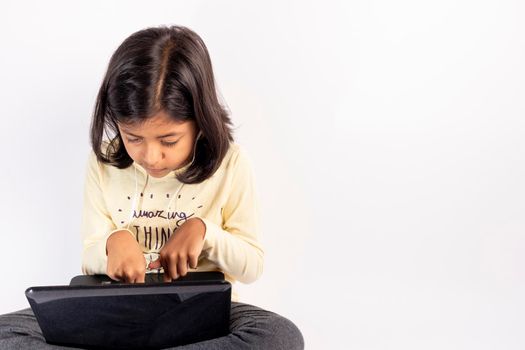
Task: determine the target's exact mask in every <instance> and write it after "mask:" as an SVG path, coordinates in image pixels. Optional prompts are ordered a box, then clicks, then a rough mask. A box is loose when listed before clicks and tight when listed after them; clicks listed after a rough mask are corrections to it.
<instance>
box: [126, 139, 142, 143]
mask: <svg viewBox="0 0 525 350" xmlns="http://www.w3.org/2000/svg"><path fill="white" fill-rule="evenodd" d="M128 142H130V143H139V142H140V139H130V138H128Z"/></svg>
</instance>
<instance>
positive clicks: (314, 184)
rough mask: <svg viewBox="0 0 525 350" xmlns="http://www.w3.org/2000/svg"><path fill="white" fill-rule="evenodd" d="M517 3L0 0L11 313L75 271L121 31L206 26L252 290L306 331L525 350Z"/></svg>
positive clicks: (6, 282) (331, 343) (327, 338)
mask: <svg viewBox="0 0 525 350" xmlns="http://www.w3.org/2000/svg"><path fill="white" fill-rule="evenodd" d="M524 18H525V5H524V3H523V2H522V1H518V0H516V1H510V0H492V1H484V0H477V1H474V0H472V1H466V0H460V1H458V0H444V1H416V0H413V1H409V0H400V1H388V0H378V1H340V2H335V1H315V2H307V1H258V2H255V3H254V2H247V1H150V2H145V1H92V0H90V1H84V2H72V1H64V2H61V3H59V2H57V1H33V2H27V1H5V0H4V1H2V2H1V3H0V50H1V54H0V82H1V84H0V103H1V104H0V125H1V126H0V127H1V132H0V151H1V154H2V162H1V168H0V169H1V172H0V184H1V188H0V190H1V198H0V213H1V214H0V215H1V216H0V218H1V222H0V244H1V245H0V249H1V254H0V266H1V270H0V271H1V273H2V276H1V279H2V282H1V286H2V288H1V293H0V313H6V312H10V311H14V310H17V309H20V308H24V307H27V306H28V304H27V301H26V299H25V297H24V290H25V289H26V288H27V287H29V286H34V285H53V284H67V283H68V282H69V279H70V278H71V277H73V276H74V275H77V274H80V273H81V271H80V252H81V245H80V237H79V227H80V215H81V202H82V187H83V179H84V169H85V168H84V167H85V164H86V156H87V154H88V151H89V144H88V129H89V123H90V117H91V113H92V111H93V107H94V102H95V97H96V93H97V91H98V88H99V84H100V82H101V80H102V78H103V74H104V72H105V69H106V67H107V63H108V61H109V58H110V56H111V54H112V53H113V51H114V50H115V49H116V47H117V46H118V45H119V44H120V43H121V42H122V41H123V40H124V39H125V38H126V37H127V36H129V35H130V34H131V33H133V32H135V31H137V30H139V29H142V28H145V27H148V26H155V25H159V24H182V25H186V26H189V27H190V28H192V29H193V30H195V31H196V32H197V33H198V34H199V35H201V37H202V38H203V39H204V41H205V42H206V44H207V46H208V49H209V51H210V55H211V58H212V62H213V64H214V70H215V74H216V80H217V83H218V87H219V89H220V91H221V94H222V96H223V97H224V100H225V101H226V102H227V104H228V107H229V109H230V110H231V113H232V118H233V121H234V123H235V125H236V126H237V129H236V139H237V142H238V143H240V144H241V145H243V146H244V147H245V148H246V149H247V151H248V153H249V154H250V155H251V158H252V161H253V164H254V168H255V173H256V180H257V184H258V190H259V196H260V202H261V209H262V210H261V214H262V223H263V228H264V230H263V235H262V237H261V240H262V242H263V244H264V246H265V248H266V265H265V272H264V275H263V277H262V278H261V279H260V280H258V281H257V282H255V283H254V284H251V285H247V286H242V288H241V295H242V296H244V299H243V300H244V301H246V302H250V303H254V304H256V305H259V306H261V307H264V308H268V309H270V310H273V311H275V312H278V313H280V314H282V315H284V316H286V317H288V318H290V319H291V320H293V321H294V322H295V323H296V324H297V325H298V326H299V328H300V329H301V330H302V332H303V334H304V337H305V340H306V344H307V349H447V350H448V349H498V350H500V349H507V350H508V349H523V348H525V333H524V332H523V330H524V326H525V316H524V314H525V301H524V300H525V298H524V295H525V272H524V271H525V270H524V263H525V257H524V245H525V236H524V232H525V231H524V229H525V216H524V209H525V185H524V179H525V165H524V156H525V138H524V132H525V118H524V112H525V103H524V101H525V99H524V93H525V68H524V66H525V65H524V62H525V35H524V34H525V25H524V23H525V21H524V20H523V19H524Z"/></svg>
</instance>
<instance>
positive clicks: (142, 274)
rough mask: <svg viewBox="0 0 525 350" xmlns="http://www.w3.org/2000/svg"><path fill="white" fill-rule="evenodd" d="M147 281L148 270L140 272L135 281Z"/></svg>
mask: <svg viewBox="0 0 525 350" xmlns="http://www.w3.org/2000/svg"><path fill="white" fill-rule="evenodd" d="M145 282H146V271H144V272H142V271H141V272H140V273H139V274H138V276H137V278H136V279H135V283H145Z"/></svg>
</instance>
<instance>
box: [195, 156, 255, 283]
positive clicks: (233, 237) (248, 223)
mask: <svg viewBox="0 0 525 350" xmlns="http://www.w3.org/2000/svg"><path fill="white" fill-rule="evenodd" d="M232 168H233V169H232V170H233V172H234V173H233V176H232V183H231V191H230V194H229V196H228V199H227V201H226V203H225V205H224V207H223V212H222V218H223V224H222V227H220V226H219V225H217V224H216V223H214V222H212V221H210V220H208V219H206V218H201V219H202V220H203V221H204V223H205V224H206V234H205V238H204V246H203V251H204V252H205V253H206V256H207V258H208V259H209V260H210V261H212V262H213V263H215V264H216V265H217V266H218V267H219V268H220V269H221V270H223V271H224V272H225V273H227V274H229V275H231V276H233V277H234V278H235V279H237V280H239V281H240V282H243V283H251V282H253V281H255V280H257V279H258V278H259V277H260V275H261V274H262V271H263V261H264V251H263V249H262V247H261V245H260V243H259V241H258V231H259V225H258V208H257V198H256V191H255V186H254V179H253V174H252V169H251V164H250V162H249V160H248V158H247V157H246V155H245V154H244V152H243V151H240V152H238V153H237V156H236V158H235V159H234V160H233V162H232Z"/></svg>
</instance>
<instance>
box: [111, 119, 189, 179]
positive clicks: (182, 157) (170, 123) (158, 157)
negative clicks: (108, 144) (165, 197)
mask: <svg viewBox="0 0 525 350" xmlns="http://www.w3.org/2000/svg"><path fill="white" fill-rule="evenodd" d="M118 128H119V131H120V135H122V140H123V141H124V147H125V148H126V151H127V152H128V154H129V156H130V157H131V159H133V161H135V162H136V163H138V164H140V165H141V166H142V167H143V168H144V169H146V171H147V172H148V174H149V175H150V176H153V177H163V176H166V175H167V174H168V173H169V172H170V171H173V170H176V169H178V168H181V167H183V166H185V165H186V164H188V163H189V162H190V161H191V159H192V156H193V146H194V144H195V138H196V137H197V133H198V130H197V126H196V124H195V121H193V120H191V121H185V122H178V121H174V120H173V119H171V118H170V117H169V116H168V115H167V114H166V113H165V112H164V111H161V112H159V113H157V114H156V115H154V116H153V117H150V118H148V119H147V120H146V121H145V122H144V123H141V124H139V123H137V124H136V125H133V124H129V125H128V124H119V125H118Z"/></svg>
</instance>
